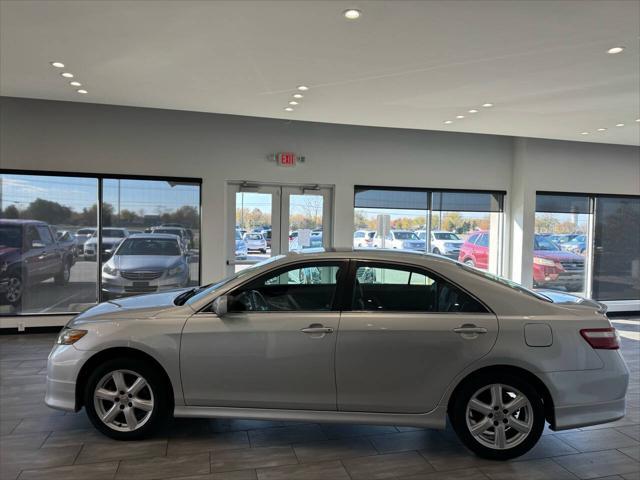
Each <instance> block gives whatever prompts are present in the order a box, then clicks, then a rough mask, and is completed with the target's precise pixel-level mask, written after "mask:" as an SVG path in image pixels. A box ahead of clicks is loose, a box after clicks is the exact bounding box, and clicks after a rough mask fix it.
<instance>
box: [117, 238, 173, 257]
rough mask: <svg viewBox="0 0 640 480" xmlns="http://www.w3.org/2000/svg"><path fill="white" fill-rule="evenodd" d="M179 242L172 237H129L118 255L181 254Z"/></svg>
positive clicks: (119, 249) (121, 246)
mask: <svg viewBox="0 0 640 480" xmlns="http://www.w3.org/2000/svg"><path fill="white" fill-rule="evenodd" d="M180 254H181V252H180V247H178V242H177V241H175V240H173V239H170V238H128V239H127V240H125V241H124V242H122V244H121V245H120V248H118V251H117V252H116V255H162V256H171V257H176V256H178V255H180Z"/></svg>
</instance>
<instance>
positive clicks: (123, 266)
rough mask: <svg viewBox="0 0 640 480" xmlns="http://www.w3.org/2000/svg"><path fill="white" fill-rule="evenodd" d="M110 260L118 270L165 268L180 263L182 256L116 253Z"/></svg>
mask: <svg viewBox="0 0 640 480" xmlns="http://www.w3.org/2000/svg"><path fill="white" fill-rule="evenodd" d="M112 260H113V264H114V266H115V267H116V268H117V269H118V270H166V269H168V268H170V267H173V266H174V265H176V264H178V263H181V260H182V257H180V256H169V255H116V256H114V257H113V259H112Z"/></svg>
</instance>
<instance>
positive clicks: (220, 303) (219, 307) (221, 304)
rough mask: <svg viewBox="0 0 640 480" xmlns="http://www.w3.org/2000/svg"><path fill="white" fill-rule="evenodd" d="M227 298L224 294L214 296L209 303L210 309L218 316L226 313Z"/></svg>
mask: <svg viewBox="0 0 640 480" xmlns="http://www.w3.org/2000/svg"><path fill="white" fill-rule="evenodd" d="M228 299H229V297H227V296H226V295H222V296H220V297H218V298H216V299H215V300H214V301H213V304H212V305H211V310H212V311H213V313H215V314H216V315H217V316H219V317H223V316H225V315H226V314H227V305H228Z"/></svg>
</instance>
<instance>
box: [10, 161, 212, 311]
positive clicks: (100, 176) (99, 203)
mask: <svg viewBox="0 0 640 480" xmlns="http://www.w3.org/2000/svg"><path fill="white" fill-rule="evenodd" d="M2 175H27V176H39V177H69V178H90V179H94V180H96V211H97V215H96V226H95V227H86V228H94V229H95V232H94V234H95V235H96V249H97V251H96V265H97V280H96V290H97V295H96V302H97V303H100V302H102V298H103V293H102V264H101V262H100V261H99V258H101V256H102V248H103V247H102V229H103V228H112V227H104V226H103V225H101V224H102V218H103V215H102V209H103V201H104V199H103V186H104V180H108V179H111V180H148V181H159V182H174V183H189V184H193V185H194V186H197V187H198V212H199V214H198V230H199V232H200V245H202V243H203V242H202V178H196V177H174V176H161V175H123V174H116V173H87V172H67V171H56V170H23V169H15V168H0V176H2ZM36 232H37V233H38V236H39V235H40V233H39V232H38V231H37V229H36ZM25 237H26V235H25ZM54 243H57V239H56V238H55V237H54ZM29 248H30V245H29ZM202 255H203V250H202V248H200V252H199V255H198V284H201V283H202ZM79 313H81V312H76V311H71V310H69V311H66V312H33V313H32V312H26V313H23V312H21V311H20V312H12V313H0V318H5V317H22V316H27V317H55V316H65V317H68V316H69V315H77V314H79Z"/></svg>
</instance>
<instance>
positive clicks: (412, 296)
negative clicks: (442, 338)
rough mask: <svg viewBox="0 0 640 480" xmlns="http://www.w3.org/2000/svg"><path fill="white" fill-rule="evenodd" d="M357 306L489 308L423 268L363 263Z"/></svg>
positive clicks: (381, 308)
mask: <svg viewBox="0 0 640 480" xmlns="http://www.w3.org/2000/svg"><path fill="white" fill-rule="evenodd" d="M352 309H353V310H366V311H375V312H431V313H444V312H482V313H484V312H486V309H485V308H484V307H483V306H482V305H480V304H479V303H478V302H477V301H476V300H474V299H473V298H472V297H470V296H469V295H468V294H466V293H465V292H463V291H461V290H460V289H459V288H457V287H456V286H454V285H452V284H451V283H449V282H447V281H446V280H443V279H440V278H436V277H435V276H432V275H431V274H429V273H427V272H424V271H422V270H419V269H416V268H411V267H402V266H386V265H385V266H383V265H379V266H376V265H368V264H367V265H363V264H360V265H359V266H358V268H357V270H356V284H355V287H354V292H353V302H352Z"/></svg>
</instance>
